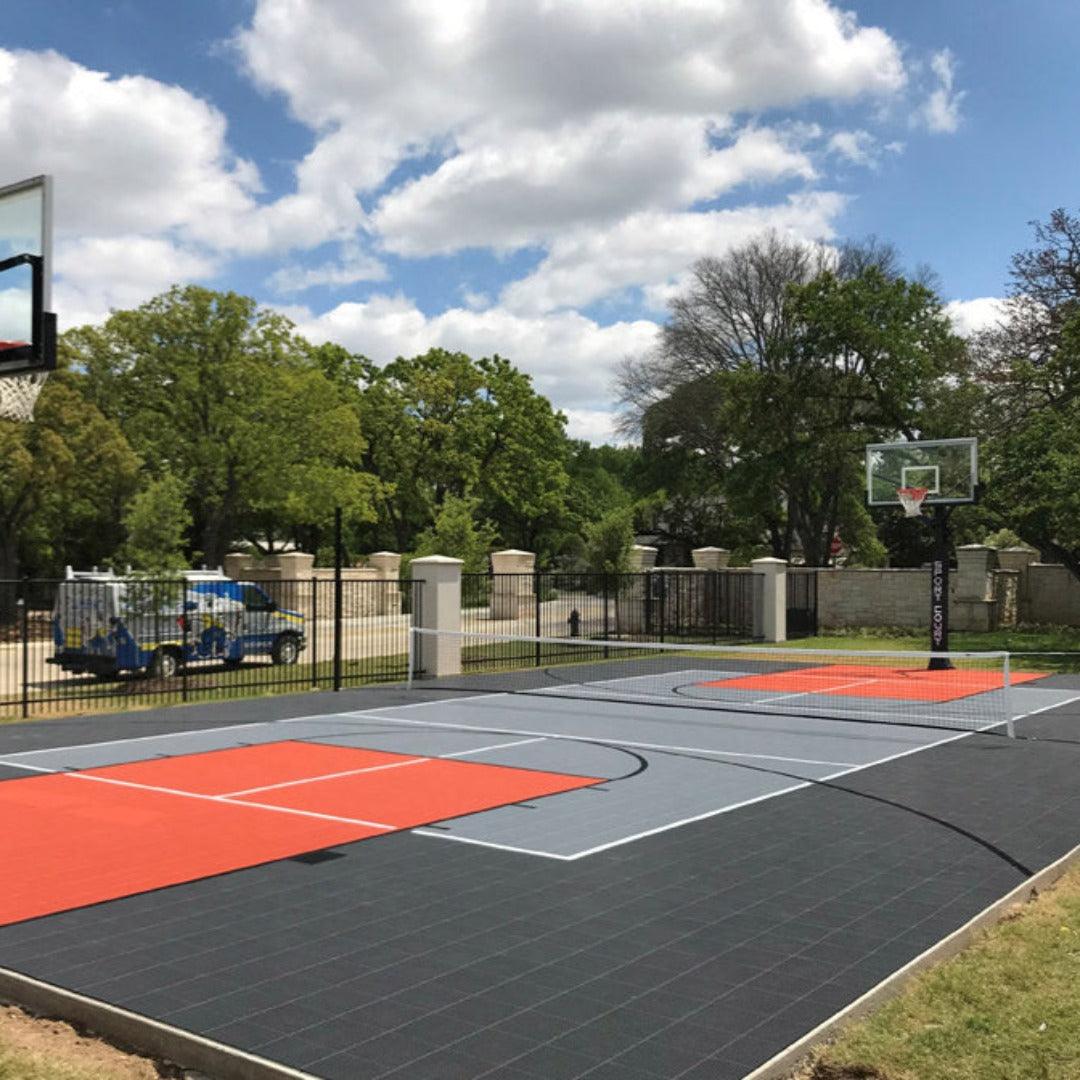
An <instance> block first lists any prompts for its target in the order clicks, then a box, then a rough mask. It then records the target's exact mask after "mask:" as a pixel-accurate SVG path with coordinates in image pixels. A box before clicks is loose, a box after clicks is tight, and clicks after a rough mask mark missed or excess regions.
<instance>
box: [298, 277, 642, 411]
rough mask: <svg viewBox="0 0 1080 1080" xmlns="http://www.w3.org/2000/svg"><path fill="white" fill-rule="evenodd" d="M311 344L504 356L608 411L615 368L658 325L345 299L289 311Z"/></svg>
mask: <svg viewBox="0 0 1080 1080" xmlns="http://www.w3.org/2000/svg"><path fill="white" fill-rule="evenodd" d="M286 313H287V314H288V315H289V316H290V318H292V319H293V320H294V321H295V322H296V323H297V325H298V329H299V330H300V332H301V333H302V334H304V335H305V336H306V337H308V338H309V339H310V340H312V341H326V340H330V341H336V342H339V343H341V344H342V345H345V346H346V347H347V348H349V349H352V350H354V351H356V352H360V353H363V354H364V355H365V356H368V357H370V358H371V359H372V360H374V361H375V362H376V363H379V364H383V363H387V362H388V361H390V360H392V359H393V358H394V357H396V356H414V355H417V354H419V353H423V352H426V351H427V350H428V349H430V348H432V347H434V346H441V347H442V348H446V349H452V350H460V351H462V352H466V353H468V354H469V355H470V356H490V355H491V354H492V353H496V352H497V353H499V355H501V356H505V357H507V358H508V359H509V360H512V361H513V362H514V363H515V364H517V365H518V366H519V367H521V368H522V369H523V370H524V371H526V372H528V373H529V374H530V375H531V376H532V377H533V381H534V383H535V385H536V388H537V389H538V390H539V391H540V393H542V394H545V395H547V396H548V397H550V398H551V399H552V401H553V402H554V403H555V404H556V405H557V406H559V407H565V408H572V409H585V410H600V411H604V410H605V409H607V408H610V407H611V405H612V401H611V384H612V379H613V377H614V369H615V365H616V364H617V363H618V362H619V361H620V360H622V359H623V358H624V357H626V356H629V355H636V354H638V353H640V352H643V351H644V350H646V349H648V348H650V347H651V346H652V345H653V343H654V340H655V337H656V331H657V325H656V323H654V322H651V321H649V320H647V319H639V320H634V321H631V322H618V323H614V324H612V325H610V326H601V325H599V324H598V323H596V322H595V321H594V320H592V319H588V318H586V317H585V316H583V315H580V314H578V313H577V312H571V311H567V312H559V313H558V314H554V315H546V316H539V317H528V316H521V315H515V314H514V313H513V312H509V311H506V310H505V309H502V308H488V309H487V310H486V311H469V310H466V309H465V308H451V309H449V310H448V311H444V312H442V313H441V314H439V315H436V316H434V317H431V318H429V317H428V316H426V315H424V313H423V312H422V311H420V310H419V308H417V307H416V305H415V304H413V303H412V301H410V300H407V299H406V298H405V297H402V296H375V297H372V299H370V300H368V301H366V302H365V303H345V304H339V305H338V306H337V307H335V308H333V309H331V310H330V311H328V312H326V313H325V314H323V315H314V314H313V313H311V312H309V311H305V310H304V309H300V308H294V309H292V310H288V309H286Z"/></svg>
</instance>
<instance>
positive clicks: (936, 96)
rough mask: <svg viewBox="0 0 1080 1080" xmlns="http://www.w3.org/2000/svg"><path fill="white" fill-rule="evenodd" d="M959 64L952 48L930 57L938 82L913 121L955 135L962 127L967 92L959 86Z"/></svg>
mask: <svg viewBox="0 0 1080 1080" xmlns="http://www.w3.org/2000/svg"><path fill="white" fill-rule="evenodd" d="M955 67H956V61H955V57H954V56H953V54H952V51H951V50H950V49H942V50H940V51H939V52H936V53H934V55H933V56H932V57H931V58H930V70H931V71H932V72H933V74H934V77H935V79H936V80H937V85H936V86H935V87H934V89H933V90H931V91H930V93H929V95H928V96H927V98H926V100H925V101H924V102H923V104H922V106H921V107H920V108H919V110H918V111H917V112H916V114H915V116H914V118H913V122H915V123H917V124H921V125H923V126H924V127H926V129H927V130H928V131H932V132H934V133H936V134H947V135H951V134H952V133H953V132H954V131H956V130H957V128H959V126H960V104H961V102H962V101H963V100H964V98H965V97H966V96H967V92H966V91H964V90H957V89H955V81H956V79H955V75H956V72H955Z"/></svg>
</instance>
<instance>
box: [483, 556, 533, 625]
mask: <svg viewBox="0 0 1080 1080" xmlns="http://www.w3.org/2000/svg"><path fill="white" fill-rule="evenodd" d="M535 572H536V555H535V553H534V552H532V551H519V550H517V549H516V548H508V549H507V550H506V551H494V552H492V554H491V573H492V580H491V617H492V618H493V619H517V618H519V617H520V616H521V615H522V614H523V613H524V614H528V612H529V611H530V610H531V609H532V606H533V605H534V604H535V602H536V599H535V594H534V586H535V580H534V578H533V575H534V574H535ZM522 609H524V612H523V610H522Z"/></svg>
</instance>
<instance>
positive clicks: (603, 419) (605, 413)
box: [563, 409, 626, 445]
mask: <svg viewBox="0 0 1080 1080" xmlns="http://www.w3.org/2000/svg"><path fill="white" fill-rule="evenodd" d="M563 412H564V413H566V433H567V434H568V435H569V436H570V438H572V439H585V440H586V441H587V442H591V443H593V444H594V445H597V444H599V443H623V442H625V441H626V440H625V438H624V437H623V436H622V435H620V434H619V433H618V432H617V431H616V430H615V422H616V420H617V419H618V414H617V413H616V412H614V411H611V410H608V409H563Z"/></svg>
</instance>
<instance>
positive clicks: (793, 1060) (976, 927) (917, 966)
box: [743, 845, 1080, 1080]
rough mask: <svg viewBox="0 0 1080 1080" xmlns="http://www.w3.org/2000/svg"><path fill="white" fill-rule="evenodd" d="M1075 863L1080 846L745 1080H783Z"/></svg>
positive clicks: (979, 914) (957, 929)
mask: <svg viewBox="0 0 1080 1080" xmlns="http://www.w3.org/2000/svg"><path fill="white" fill-rule="evenodd" d="M1074 862H1080V845H1077V846H1076V847H1074V848H1073V849H1072V850H1071V851H1069V852H1066V854H1064V855H1062V857H1061V858H1060V859H1058V860H1057V861H1056V862H1052V863H1051V864H1050V865H1049V866H1047V867H1044V868H1043V869H1042V870H1040V871H1039V872H1038V873H1036V874H1034V875H1032V876H1031V877H1030V878H1028V879H1027V880H1026V881H1022V882H1021V883H1020V884H1019V885H1017V886H1016V888H1014V889H1010V890H1009V891H1008V892H1007V893H1006V894H1005V895H1004V896H1003V897H1001V898H1000V899H999V900H995V901H994V902H993V903H992V904H990V905H989V906H988V907H985V908H983V910H982V911H980V912H979V913H978V914H977V915H975V916H973V917H972V918H971V919H969V920H968V921H967V922H966V923H964V925H963V926H959V927H957V928H956V929H955V930H954V931H953V932H952V933H951V934H949V935H948V937H944V938H942V939H941V940H940V941H939V942H938V943H937V944H936V945H931V946H930V948H929V949H926V950H925V951H924V952H921V953H920V954H919V955H918V956H916V957H915V958H914V959H912V960H909V961H908V962H907V963H906V964H905V965H904V966H903V967H902V968H899V969H898V970H896V971H894V972H893V973H892V974H891V975H889V976H887V977H886V978H884V979H882V980H881V982H879V983H878V984H877V986H874V987H871V989H869V990H867V991H866V993H865V994H863V995H862V997H859V998H856V999H855V1000H854V1001H853V1002H852V1003H851V1004H850V1005H848V1006H846V1007H845V1008H843V1009H841V1010H840V1011H839V1012H838V1013H834V1014H833V1015H832V1016H831V1017H829V1019H828V1020H825V1021H824V1022H823V1023H820V1024H818V1026H817V1027H816V1028H814V1029H813V1030H812V1031H809V1032H807V1033H806V1034H805V1035H804V1036H803V1037H802V1038H801V1039H796V1040H795V1042H793V1043H791V1045H790V1046H788V1047H787V1048H785V1049H784V1050H781V1051H780V1053H778V1054H776V1055H774V1056H773V1057H771V1058H769V1060H768V1061H766V1062H765V1064H763V1065H759V1066H758V1067H757V1068H756V1069H754V1071H753V1072H749V1073H747V1074H746V1075H745V1076H744V1077H743V1080H783V1078H785V1077H788V1076H789V1075H790V1074H791V1072H792V1070H793V1069H795V1067H796V1066H798V1065H799V1064H800V1062H802V1061H803V1060H804V1059H805V1058H806V1057H807V1055H808V1054H809V1053H810V1051H811V1050H812V1049H813V1048H814V1047H815V1046H817V1045H819V1044H820V1043H822V1042H825V1041H826V1040H827V1039H828V1038H829V1036H830V1035H832V1034H834V1033H835V1032H836V1030H837V1029H838V1028H839V1027H841V1026H842V1025H843V1024H845V1023H847V1022H848V1021H849V1020H855V1019H858V1018H859V1017H860V1016H864V1015H866V1014H867V1013H869V1012H872V1011H873V1010H874V1009H876V1008H877V1007H878V1006H880V1005H884V1004H885V1002H886V1001H888V1000H889V999H890V998H894V997H896V996H897V995H898V994H899V993H900V992H901V991H902V990H903V989H904V987H905V986H906V984H907V983H908V982H909V981H910V980H911V978H912V977H913V976H915V975H918V974H919V973H921V972H923V971H925V970H926V969H927V968H930V967H933V966H934V965H935V964H939V963H941V962H942V961H943V960H948V959H949V958H950V957H952V956H955V955H956V954H957V953H960V952H962V951H963V950H964V949H965V948H967V946H968V945H969V944H971V941H972V939H973V938H974V937H975V936H976V934H978V933H979V931H980V930H984V929H986V928H988V927H990V926H993V925H994V924H996V923H998V922H1000V921H1001V918H1002V916H1003V915H1004V914H1005V912H1006V911H1007V910H1008V909H1009V908H1010V907H1012V906H1013V904H1016V903H1018V902H1020V901H1024V900H1027V901H1030V900H1032V899H1034V897H1033V896H1031V895H1029V894H1031V893H1038V892H1039V890H1040V889H1044V888H1046V887H1048V886H1050V885H1052V884H1053V883H1054V882H1055V881H1057V880H1058V878H1060V877H1061V876H1062V875H1063V874H1064V873H1065V872H1066V871H1067V870H1068V869H1069V868H1070V867H1071V865H1072V864H1073V863H1074Z"/></svg>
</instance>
